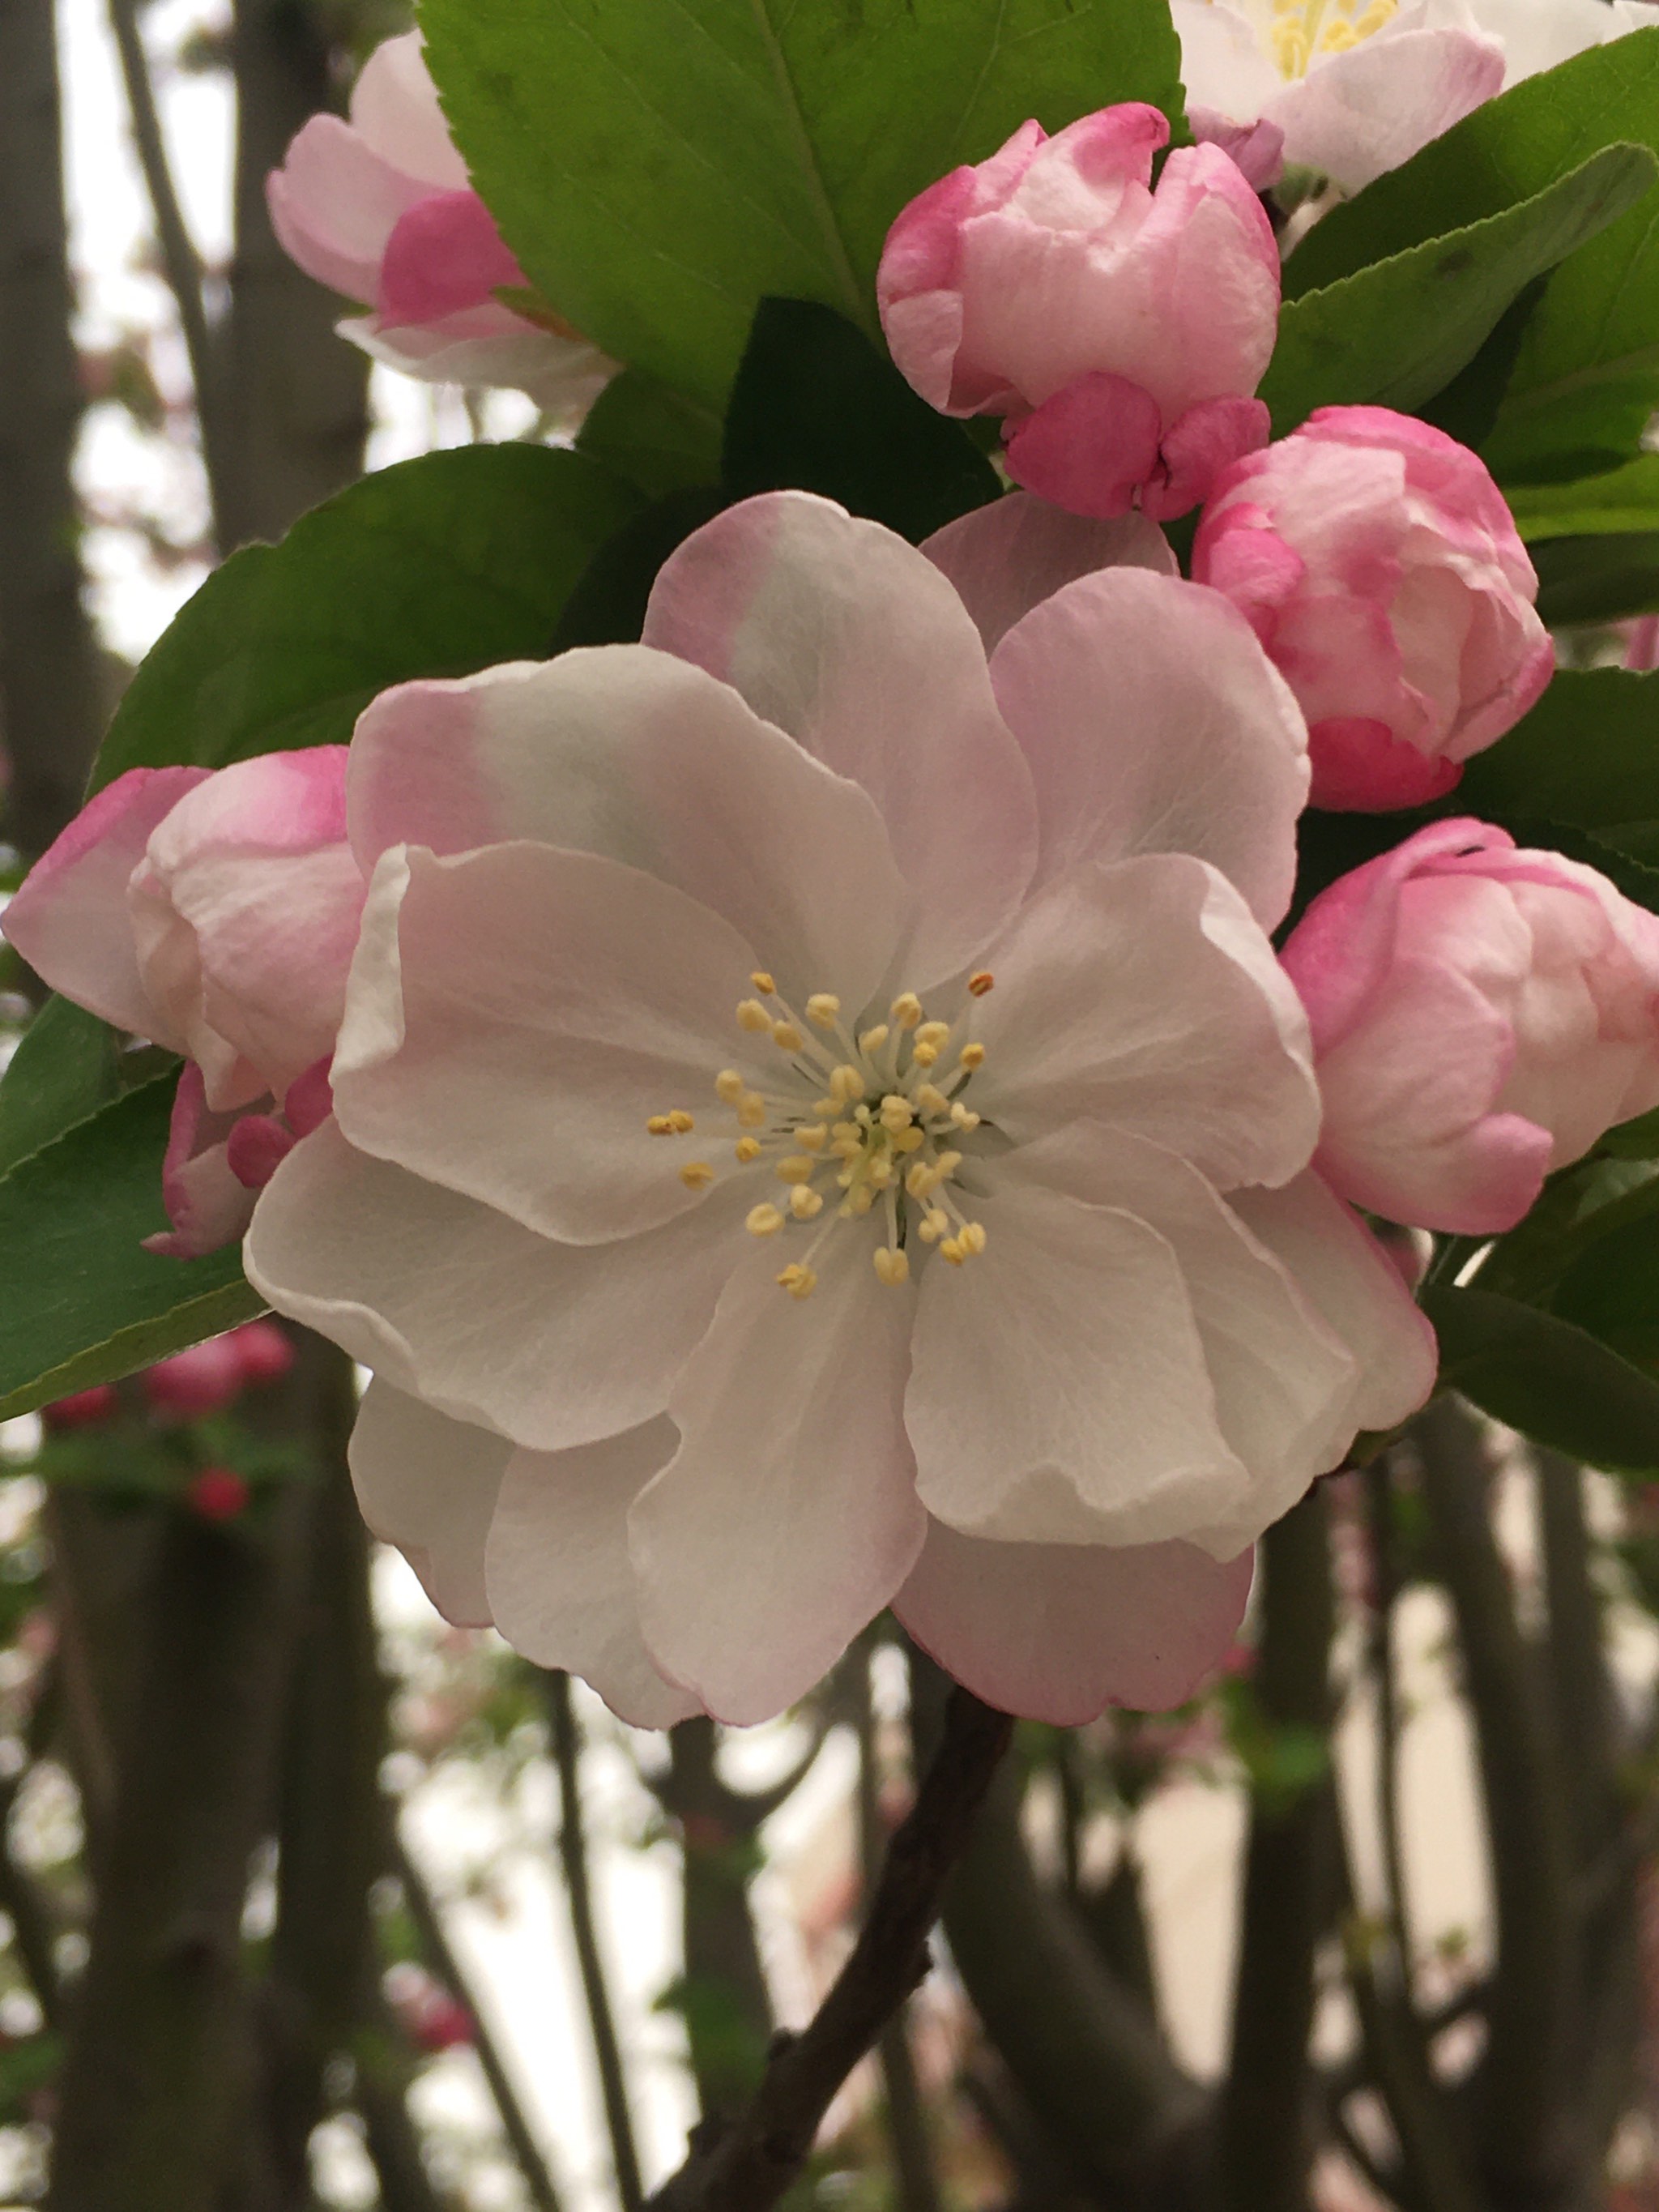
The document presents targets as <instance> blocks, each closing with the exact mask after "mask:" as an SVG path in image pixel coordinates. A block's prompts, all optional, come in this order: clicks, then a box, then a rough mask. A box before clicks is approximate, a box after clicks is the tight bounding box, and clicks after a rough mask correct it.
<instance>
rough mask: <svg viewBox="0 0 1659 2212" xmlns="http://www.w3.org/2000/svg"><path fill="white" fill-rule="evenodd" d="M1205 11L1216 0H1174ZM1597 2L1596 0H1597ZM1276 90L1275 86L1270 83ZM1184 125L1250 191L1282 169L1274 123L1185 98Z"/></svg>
mask: <svg viewBox="0 0 1659 2212" xmlns="http://www.w3.org/2000/svg"><path fill="white" fill-rule="evenodd" d="M1174 4H1175V5H1176V6H1190V7H1194V9H1195V11H1200V10H1201V11H1202V12H1205V13H1208V12H1209V10H1210V9H1212V7H1214V8H1216V9H1218V10H1219V0H1174ZM1598 4H1599V0H1598ZM1274 89H1275V90H1277V89H1278V88H1277V86H1275V87H1274ZM1187 123H1188V128H1189V129H1190V131H1192V134H1193V136H1194V138H1196V139H1197V141H1198V143H1199V144H1200V146H1219V147H1220V149H1221V150H1222V152H1223V153H1224V154H1225V155H1226V156H1227V159H1228V160H1229V161H1231V162H1232V163H1233V164H1234V165H1235V167H1237V170H1238V172H1239V174H1240V175H1241V176H1242V177H1243V179H1244V181H1245V183H1246V184H1247V185H1249V187H1250V190H1251V191H1254V192H1270V191H1272V190H1273V186H1274V185H1276V184H1278V182H1279V179H1280V178H1281V177H1283V175H1284V173H1285V133H1284V132H1283V131H1281V130H1280V129H1279V125H1277V124H1276V123H1260V122H1258V123H1235V122H1234V121H1233V119H1232V118H1231V116H1229V115H1225V114H1223V112H1222V111H1221V110H1220V109H1219V108H1218V107H1204V106H1200V104H1199V103H1198V102H1196V101H1189V102H1188V107H1187Z"/></svg>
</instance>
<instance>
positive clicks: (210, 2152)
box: [49, 1489, 307, 2212]
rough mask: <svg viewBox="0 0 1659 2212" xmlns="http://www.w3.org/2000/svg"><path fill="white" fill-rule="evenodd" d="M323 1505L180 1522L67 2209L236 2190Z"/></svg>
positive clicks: (72, 2147) (79, 2104)
mask: <svg viewBox="0 0 1659 2212" xmlns="http://www.w3.org/2000/svg"><path fill="white" fill-rule="evenodd" d="M306 1504H307V1500H306V1499H305V1498H304V1496H303V1493H302V1492H300V1491H299V1490H297V1489H293V1490H290V1491H289V1492H285V1493H284V1494H283V1497H282V1498H280V1499H279V1500H278V1502H277V1503H276V1504H275V1506H274V1507H273V1508H272V1509H271V1511H270V1516H269V1519H268V1521H267V1522H265V1524H264V1526H262V1527H258V1528H254V1527H244V1526H242V1525H240V1524H237V1525H234V1526H232V1527H229V1528H223V1527H213V1526H210V1525H209V1524H207V1523H205V1522H202V1521H200V1520H197V1518H196V1517H195V1516H192V1515H190V1514H186V1513H183V1512H179V1513H175V1514H173V1515H171V1516H169V1518H168V1522H167V1529H166V1534H165V1536H164V1539H163V1544H162V1551H161V1562H160V1566H159V1571H158V1573H157V1576H156V1578H155V1588H154V1593H153V1600H152V1602H151V1604H150V1606H149V1609H148V1617H147V1618H146V1619H145V1620H143V1624H142V1626H143V1631H144V1635H143V1638H137V1639H136V1640H137V1649H136V1650H135V1651H134V1662H135V1665H136V1667H137V1674H138V1682H137V1690H136V1692H135V1697H134V1700H133V1712H132V1716H131V1726H130V1727H129V1729H128V1730H127V1731H126V1734H125V1741H123V1742H122V1743H121V1745H120V1746H119V1750H118V1790H117V1797H116V1804H115V1812H114V1820H113V1822H112V1827H111V1830H110V1832H109V1835H108V1838H107V1840H106V1847H105V1849H104V1850H102V1852H101V1853H100V1863H99V1867H98V1901H97V1907H96V1911H95V1912H94V1919H93V1928H92V1954H91V1960H90V1963H89V1964H88V1968H87V1973H86V1978H85V1980H84V1982H83V1983H82V1987H81V1990H80V1991H79V1993H78V1996H77V2000H76V2033H75V2035H74V2038H73V2039H72V2041H71V2044H70V2052H69V2057H68V2061H67V2063H66V2065H65V2068H64V2076H63V2081H62V2085H61V2089H60V2093H59V2106H58V2118H57V2125H56V2129H55V2144H54V2151H55V2155H54V2162H53V2172H52V2193H51V2197H50V2199H49V2202H50V2203H51V2206H52V2212H212V2208H213V2206H214V2204H215V2202H216V2197H217V2194H218V2191H219V2190H220V2188H221V2186H222V2184H223V2181H224V2179H225V2178H226V2174H227V2171H228V2164H229V2162H230V2160H231V2159H232V2155H233V2144H234V2130H235V2128H236V2125H237V2124H238V2119H239V2116H240V2112H242V2110H243V2107H244V2102H245V2100H246V2093H247V2087H248V2083H247V2079H246V2075H247V2067H248V2062H249V2057H250V2051H249V2045H248V2039H247V2038H246V2034H245V2033H244V2028H245V2021H244V2018H243V1996H242V1986H241V1919H242V1905H243V1898H244V1894H245V1893H246V1883H247V1870H248V1861H249V1857H250V1855H251V1853H252V1850H253V1847H254V1845H255V1844H256V1843H257V1842H258V1838H259V1835H260V1832H261V1829H262V1827H263V1826H264V1819H265V1815H266V1814H267V1812H268V1810H269V1808H270V1802H271V1797H272V1793H273V1788H274V1783H275V1766H276V1742H277V1737H278V1723H279V1717H280V1713H281V1709H282V1699H283V1686H284V1684H285V1681H286V1679H287V1658H288V1653H289V1637H290V1632H291V1627H292V1586H293V1580H294V1576H293V1567H294V1564H295V1553H296V1551H297V1539H298V1535H299V1533H300V1530H301V1527H302V1525H303V1520H304V1512H305V1506H306ZM133 1626H134V1628H135V1630H136V1629H137V1627H138V1626H139V1624H133ZM145 1641H147V1643H148V1650H144V1649H143V1643H144V1642H145Z"/></svg>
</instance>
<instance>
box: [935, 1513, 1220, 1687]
mask: <svg viewBox="0 0 1659 2212" xmlns="http://www.w3.org/2000/svg"><path fill="white" fill-rule="evenodd" d="M1254 1566H1255V1557H1254V1554H1253V1553H1250V1552H1245V1553H1242V1554H1241V1556H1240V1557H1239V1558H1237V1559H1232V1560H1230V1561H1229V1562H1228V1563H1227V1564H1226V1565H1218V1563H1217V1562H1216V1561H1215V1560H1214V1559H1211V1558H1210V1557H1209V1555H1208V1554H1207V1553H1204V1552H1200V1551H1199V1550H1198V1549H1197V1548H1196V1547H1194V1546H1193V1545H1191V1544H1182V1543H1168V1544H1132V1545H1126V1546H1122V1547H1117V1546H1108V1545H1103V1544H1091V1545H1081V1544H1074V1545H1066V1544H1002V1543H994V1542H989V1541H986V1540H985V1539H983V1538H981V1537H975V1536H964V1535H963V1534H961V1533H960V1532H959V1531H958V1530H957V1529H955V1528H947V1527H946V1526H945V1522H942V1521H930V1522H929V1523H928V1528H927V1543H926V1544H925V1546H924V1547H923V1548H922V1553H921V1558H920V1559H918V1560H917V1562H916V1564H915V1567H914V1569H913V1570H912V1571H911V1574H910V1578H909V1580H908V1582H907V1583H905V1585H904V1587H903V1589H902V1590H901V1591H900V1592H899V1594H898V1595H897V1596H896V1598H895V1599H894V1601H893V1610H894V1612H895V1613H896V1615H897V1616H898V1618H899V1620H901V1621H902V1623H903V1625H904V1626H905V1628H906V1629H907V1630H908V1632H909V1634H910V1635H911V1636H912V1637H914V1638H915V1641H916V1642H917V1643H918V1644H921V1648H922V1650H924V1651H926V1652H927V1653H928V1654H929V1655H930V1656H932V1657H933V1658H934V1659H936V1660H937V1661H938V1662H939V1665H940V1666H941V1667H943V1668H945V1671H946V1673H947V1674H951V1675H952V1676H954V1677H955V1679H956V1680H957V1681H958V1682H961V1683H962V1684H963V1686H964V1687H966V1688H968V1689H969V1690H971V1691H973V1692H974V1694H975V1696H976V1697H979V1698H982V1699H984V1700H985V1701H986V1703H987V1705H995V1706H997V1707H998V1708H999V1709H1000V1711H1004V1712H1010V1713H1017V1714H1018V1715H1019V1716H1020V1717H1021V1718H1022V1719H1025V1720H1036V1721H1047V1722H1048V1723H1049V1724H1050V1726H1052V1727H1054V1728H1078V1727H1080V1726H1081V1725H1082V1724H1083V1723H1085V1722H1087V1721H1091V1720H1094V1719H1096V1718H1097V1717H1098V1716H1099V1715H1100V1714H1101V1713H1102V1712H1103V1711H1104V1710H1105V1709H1106V1708H1107V1707H1108V1706H1109V1705H1127V1706H1130V1707H1133V1709H1134V1710H1136V1711H1141V1712H1163V1711H1168V1710H1169V1709H1170V1707H1172V1706H1175V1705H1184V1704H1185V1703H1186V1701H1187V1699H1188V1698H1190V1697H1191V1696H1192V1694H1193V1692H1194V1691H1195V1690H1196V1689H1197V1688H1198V1687H1199V1686H1200V1683H1201V1682H1202V1681H1203V1680H1204V1678H1205V1676H1206V1674H1210V1673H1212V1671H1213V1669H1214V1668H1217V1667H1218V1666H1219V1665H1220V1663H1221V1662H1222V1661H1223V1660H1224V1659H1225V1657H1226V1656H1227V1653H1228V1651H1229V1650H1230V1649H1231V1644H1232V1641H1233V1637H1234V1634H1235V1632H1236V1631H1237V1627H1238V1624H1239V1622H1240V1620H1242V1619H1243V1613H1244V1607H1245V1603H1246V1601H1247V1600H1248V1599H1249V1594H1250V1581H1251V1576H1252V1573H1253V1571H1254Z"/></svg>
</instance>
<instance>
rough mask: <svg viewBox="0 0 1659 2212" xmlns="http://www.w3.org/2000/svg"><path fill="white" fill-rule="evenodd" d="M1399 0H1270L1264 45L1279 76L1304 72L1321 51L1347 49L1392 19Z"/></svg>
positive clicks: (1296, 74)
mask: <svg viewBox="0 0 1659 2212" xmlns="http://www.w3.org/2000/svg"><path fill="white" fill-rule="evenodd" d="M1398 7H1399V0H1273V16H1272V20H1271V21H1270V22H1269V24H1268V26H1267V49H1268V52H1269V53H1270V54H1271V55H1272V57H1273V61H1274V62H1275V63H1276V64H1278V68H1279V75H1280V76H1283V77H1285V78H1288V79H1291V80H1292V81H1293V80H1294V79H1296V78H1297V77H1303V76H1306V75H1307V74H1308V71H1309V70H1310V68H1311V67H1312V66H1313V64H1314V63H1315V61H1316V60H1317V59H1318V58H1319V57H1320V56H1321V55H1322V54H1340V53H1346V52H1347V50H1348V48H1349V47H1350V46H1358V45H1359V43H1360V41H1361V40H1364V39H1369V38H1370V36H1371V34H1372V33H1373V32H1375V31H1380V30H1381V29H1382V28H1383V25H1384V24H1385V23H1387V22H1389V21H1392V20H1393V18H1394V16H1395V13H1396V12H1397V9H1398Z"/></svg>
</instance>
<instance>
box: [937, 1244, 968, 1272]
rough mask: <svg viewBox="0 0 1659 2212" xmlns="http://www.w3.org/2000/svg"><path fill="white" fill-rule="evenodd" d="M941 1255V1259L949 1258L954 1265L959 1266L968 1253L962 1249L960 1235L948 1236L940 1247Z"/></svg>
mask: <svg viewBox="0 0 1659 2212" xmlns="http://www.w3.org/2000/svg"><path fill="white" fill-rule="evenodd" d="M967 1257H968V1255H967V1254H966V1252H964V1251H963V1249H962V1239H961V1238H960V1237H946V1238H945V1242H944V1243H942V1244H941V1245H940V1246H939V1258H940V1259H941V1260H948V1261H950V1262H951V1266H952V1267H960V1266H961V1265H962V1263H963V1261H964V1260H965V1259H966V1258H967Z"/></svg>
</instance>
